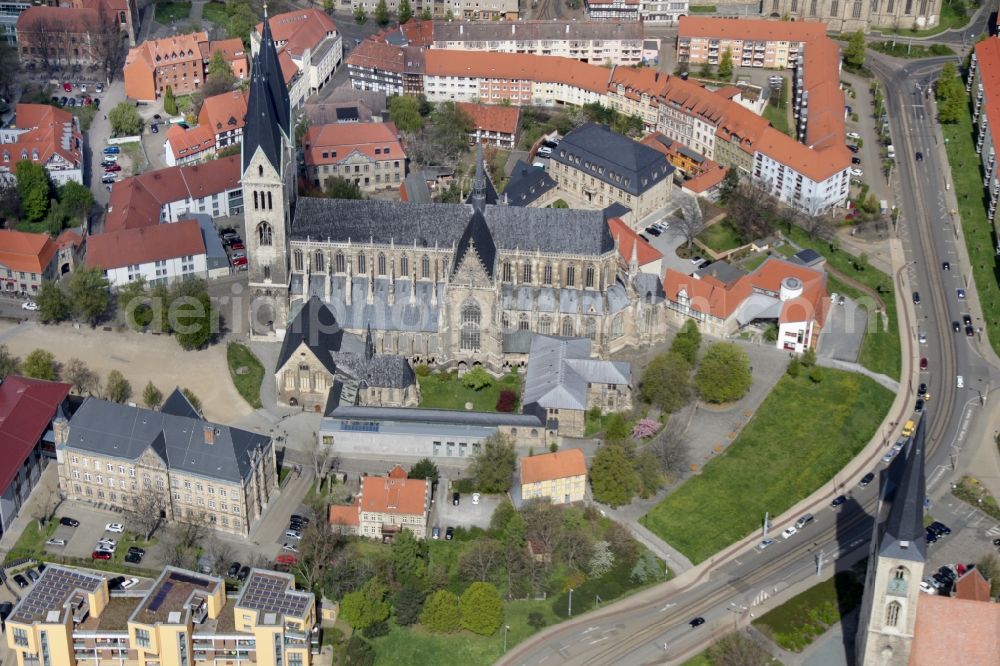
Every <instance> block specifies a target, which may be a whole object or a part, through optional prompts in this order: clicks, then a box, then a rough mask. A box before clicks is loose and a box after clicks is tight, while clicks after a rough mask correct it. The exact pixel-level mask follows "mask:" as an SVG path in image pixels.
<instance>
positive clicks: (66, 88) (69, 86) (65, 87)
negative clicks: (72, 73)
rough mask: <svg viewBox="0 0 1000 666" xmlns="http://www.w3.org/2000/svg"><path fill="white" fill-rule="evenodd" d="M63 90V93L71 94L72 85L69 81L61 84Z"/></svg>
mask: <svg viewBox="0 0 1000 666" xmlns="http://www.w3.org/2000/svg"><path fill="white" fill-rule="evenodd" d="M63 90H64V91H65V92H73V84H72V83H70V82H69V81H67V82H65V83H63Z"/></svg>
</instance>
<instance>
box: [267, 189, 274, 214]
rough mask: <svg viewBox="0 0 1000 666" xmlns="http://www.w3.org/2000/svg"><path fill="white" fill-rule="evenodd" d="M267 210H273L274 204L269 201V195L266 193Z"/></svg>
mask: <svg viewBox="0 0 1000 666" xmlns="http://www.w3.org/2000/svg"><path fill="white" fill-rule="evenodd" d="M267 209H268V210H274V202H272V201H271V193H270V192H268V193H267Z"/></svg>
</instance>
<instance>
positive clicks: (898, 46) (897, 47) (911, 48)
mask: <svg viewBox="0 0 1000 666" xmlns="http://www.w3.org/2000/svg"><path fill="white" fill-rule="evenodd" d="M868 48H870V49H872V50H874V51H878V52H879V53H885V54H886V55H891V56H895V57H897V58H929V57H931V56H946V55H954V54H955V51H953V50H952V49H951V47H948V46H945V45H944V44H932V45H931V46H930V47H927V46H921V45H920V44H911V43H910V42H904V41H902V40H896V41H895V43H893V41H892V40H888V41H884V42H869V44H868Z"/></svg>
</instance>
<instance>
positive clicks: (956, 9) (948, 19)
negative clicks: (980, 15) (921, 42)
mask: <svg viewBox="0 0 1000 666" xmlns="http://www.w3.org/2000/svg"><path fill="white" fill-rule="evenodd" d="M974 11H975V7H972V8H967V7H966V4H965V2H964V1H963V0H949V1H948V2H945V3H943V4H942V5H941V19H940V21H939V22H938V24H937V26H935V27H933V28H928V29H927V30H914V29H912V28H899V29H898V30H893V29H891V28H880V29H879V31H880V32H882V33H883V34H886V35H889V34H892V33H895V34H897V35H902V36H904V37H929V36H930V35H936V34H938V33H940V32H944V31H945V30H949V29H951V28H964V27H965V26H966V24H968V22H969V18H970V15H971V13H972V12H974Z"/></svg>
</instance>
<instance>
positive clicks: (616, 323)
mask: <svg viewBox="0 0 1000 666" xmlns="http://www.w3.org/2000/svg"><path fill="white" fill-rule="evenodd" d="M624 333H625V321H624V318H623V317H622V313H621V312H619V313H618V314H616V315H615V317H614V319H612V320H611V338H612V339H615V338H620V337H622V335H623V334H624Z"/></svg>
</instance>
